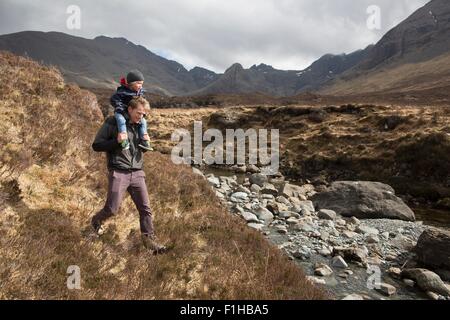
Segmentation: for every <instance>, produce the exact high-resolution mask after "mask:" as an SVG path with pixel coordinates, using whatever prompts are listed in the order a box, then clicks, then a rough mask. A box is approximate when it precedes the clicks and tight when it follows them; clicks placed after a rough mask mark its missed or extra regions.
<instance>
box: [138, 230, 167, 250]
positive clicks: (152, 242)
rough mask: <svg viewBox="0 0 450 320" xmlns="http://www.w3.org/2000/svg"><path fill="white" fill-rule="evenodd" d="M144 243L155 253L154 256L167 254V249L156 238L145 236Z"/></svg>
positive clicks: (143, 237)
mask: <svg viewBox="0 0 450 320" xmlns="http://www.w3.org/2000/svg"><path fill="white" fill-rule="evenodd" d="M142 242H143V244H144V247H145V248H146V249H148V250H151V251H153V254H154V255H156V254H161V253H165V252H167V247H166V246H164V245H162V244H160V243H158V242H157V241H156V238H155V236H149V235H145V234H143V235H142Z"/></svg>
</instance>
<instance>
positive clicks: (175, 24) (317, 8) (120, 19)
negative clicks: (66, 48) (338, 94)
mask: <svg viewBox="0 0 450 320" xmlns="http://www.w3.org/2000/svg"><path fill="white" fill-rule="evenodd" d="M426 2H428V1H427V0H397V1H390V0H358V1H355V0H340V1H336V0H315V1H312V0H247V1H245V2H244V1H237V0H228V1H217V0H189V1H187V0H153V1H141V2H127V1H119V0H113V1H102V2H100V1H97V2H92V1H87V0H78V1H76V0H63V1H49V0H46V1H39V2H37V1H31V0H28V1H25V0H2V2H1V3H0V12H1V13H0V15H1V16H0V33H1V34H4V33H11V32H17V31H22V30H42V31H49V30H55V31H61V32H66V33H70V34H73V35H77V36H83V37H88V38H93V37H95V36H98V35H107V36H114V37H125V38H127V39H129V40H130V41H132V42H134V43H137V44H141V45H143V46H145V47H147V48H148V49H149V50H152V51H155V52H165V53H166V56H167V57H168V58H170V59H173V60H176V61H178V62H180V63H182V64H183V65H185V67H186V68H188V69H189V68H192V67H194V66H196V65H198V66H202V67H206V68H209V69H212V70H215V71H217V72H223V71H224V70H225V69H226V68H227V67H229V66H230V65H231V64H232V63H234V62H239V63H241V64H242V65H243V66H244V67H249V66H250V65H252V64H255V63H256V64H258V63H266V64H271V65H273V66H274V67H277V68H281V69H302V68H304V67H306V66H307V65H308V64H310V63H311V62H312V61H314V60H316V59H317V58H319V57H320V56H322V55H323V54H326V53H334V54H339V53H344V52H346V53H348V52H351V51H354V50H357V49H362V48H364V47H366V46H367V45H369V44H371V43H374V42H376V41H378V40H379V39H380V38H381V37H382V35H383V34H384V33H386V32H387V31H388V30H389V29H390V28H392V27H393V26H394V25H396V24H397V23H399V22H400V21H401V20H403V19H405V18H406V17H407V16H408V15H410V14H411V13H412V12H413V11H414V10H416V9H418V8H419V7H420V6H422V5H424V4H425V3H426ZM70 4H76V5H78V6H80V8H81V10H82V11H81V14H82V28H81V30H75V31H73V30H68V29H67V28H66V26H65V21H66V18H67V14H66V12H65V10H66V8H67V6H68V5H70ZM369 5H378V6H379V7H380V8H381V10H382V11H381V14H382V15H381V19H382V28H381V30H369V29H368V28H367V27H366V20H367V18H368V15H367V13H366V9H367V7H368V6H369Z"/></svg>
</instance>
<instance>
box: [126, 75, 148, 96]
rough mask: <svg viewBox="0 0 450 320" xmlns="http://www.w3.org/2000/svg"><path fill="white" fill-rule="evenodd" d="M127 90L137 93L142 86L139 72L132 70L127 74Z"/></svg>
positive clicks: (142, 78)
mask: <svg viewBox="0 0 450 320" xmlns="http://www.w3.org/2000/svg"><path fill="white" fill-rule="evenodd" d="M127 83H128V88H130V89H131V90H133V91H136V92H138V91H139V90H140V89H142V85H143V84H144V75H143V74H142V72H140V71H139V70H132V71H130V72H128V74H127Z"/></svg>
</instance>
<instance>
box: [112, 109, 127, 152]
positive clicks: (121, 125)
mask: <svg viewBox="0 0 450 320" xmlns="http://www.w3.org/2000/svg"><path fill="white" fill-rule="evenodd" d="M114 117H115V118H116V121H117V128H118V131H119V135H120V134H125V135H124V136H125V137H126V136H127V125H126V120H125V117H124V116H123V114H121V113H119V112H116V113H114ZM119 140H120V141H119V143H120V144H121V146H122V148H123V149H128V148H129V147H130V145H129V142H128V138H124V139H123V140H122V139H120V138H119Z"/></svg>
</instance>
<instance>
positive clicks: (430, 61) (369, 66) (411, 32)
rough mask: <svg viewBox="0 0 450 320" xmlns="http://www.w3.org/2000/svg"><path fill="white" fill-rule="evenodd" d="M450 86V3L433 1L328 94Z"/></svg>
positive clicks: (326, 90) (392, 32)
mask: <svg viewBox="0 0 450 320" xmlns="http://www.w3.org/2000/svg"><path fill="white" fill-rule="evenodd" d="M449 85H450V2H449V1H448V0H433V1H430V2H429V3H428V4H426V5H425V6H423V7H422V8H420V9H418V10H417V11H416V12H414V13H413V14H412V15H411V16H409V17H408V18H407V19H406V20H404V21H403V22H402V23H400V24H399V25H398V26H396V27H395V28H393V29H392V30H390V31H389V32H388V33H387V34H386V35H385V36H384V37H383V38H382V39H381V40H380V41H379V42H378V43H377V44H376V45H375V46H374V47H373V48H372V49H371V50H370V52H369V53H368V55H367V57H366V58H365V59H363V60H362V61H361V62H360V63H359V64H357V65H356V66H355V67H353V68H352V69H350V70H348V71H347V72H345V73H343V74H342V76H341V77H340V78H339V79H337V80H336V81H333V82H331V83H329V84H328V86H327V87H326V88H324V89H323V90H321V92H322V93H327V94H336V95H341V94H353V93H362V92H366V93H370V92H379V91H387V92H392V91H395V92H402V91H410V90H426V89H430V88H436V89H439V88H441V87H446V86H449Z"/></svg>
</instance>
